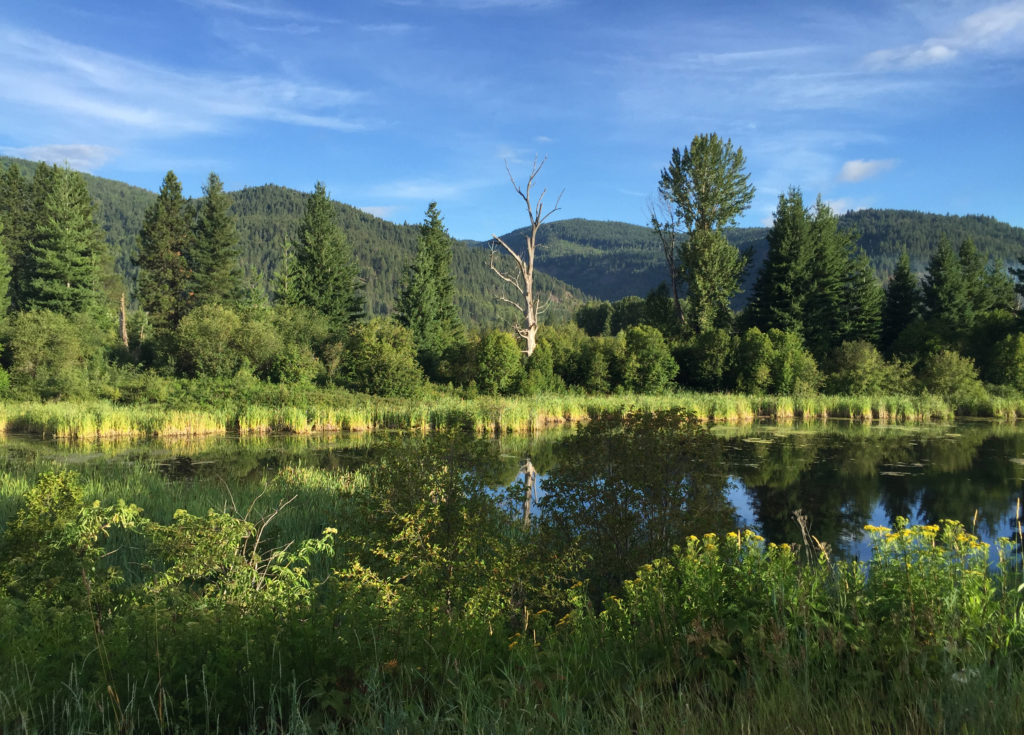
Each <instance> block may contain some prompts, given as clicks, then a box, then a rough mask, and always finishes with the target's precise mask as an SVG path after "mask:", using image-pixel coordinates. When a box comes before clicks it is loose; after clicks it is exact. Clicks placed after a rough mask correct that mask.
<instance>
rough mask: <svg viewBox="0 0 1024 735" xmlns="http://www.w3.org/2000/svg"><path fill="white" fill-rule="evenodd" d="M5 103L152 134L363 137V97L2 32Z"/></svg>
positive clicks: (1, 94) (0, 95)
mask: <svg viewBox="0 0 1024 735" xmlns="http://www.w3.org/2000/svg"><path fill="white" fill-rule="evenodd" d="M0 99H4V100H6V101H7V102H8V103H14V104H23V105H29V106H32V107H39V108H45V109H50V110H52V111H53V112H55V113H57V114H59V115H62V116H65V117H86V118H89V119H91V120H94V121H101V122H105V123H108V124H113V125H115V126H119V127H121V128H127V129H130V130H137V131H139V132H145V133H149V134H158V135H178V134H186V133H196V132H211V131H216V130H221V129H223V128H224V127H226V125H227V124H228V123H230V122H233V121H237V120H262V121H273V122H280V123H287V124H291V125H300V126H308V127H319V128H328V129H332V130H339V131H352V130H360V129H363V128H365V127H366V124H365V123H363V122H361V121H358V120H355V119H352V118H351V117H349V115H348V114H347V112H348V110H349V108H351V107H352V106H353V105H354V104H356V103H357V102H359V101H361V100H362V99H363V95H362V94H360V93H358V92H355V91H352V90H348V89H341V88H333V87H324V86H320V85H315V84H302V83H300V82H298V81H294V80H291V79H283V78H275V77H268V76H261V75H248V76H235V77H232V76H227V75H218V74H213V73H201V72H200V73H197V72H188V73H186V72H180V71H176V70H174V69H170V68H167V67H162V66H156V65H152V64H146V63H142V62H139V61H135V60H134V59H130V58H127V57H124V56H119V55H117V54H111V53H107V52H105V51H99V50H96V49H92V48H89V47H86V46H79V45H76V44H71V43H66V42H64V41H61V40H59V39H57V38H54V37H52V36H48V35H45V34H41V33H29V32H24V31H21V30H18V29H15V28H12V27H8V26H0Z"/></svg>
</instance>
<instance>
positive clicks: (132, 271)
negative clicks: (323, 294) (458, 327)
mask: <svg viewBox="0 0 1024 735" xmlns="http://www.w3.org/2000/svg"><path fill="white" fill-rule="evenodd" d="M12 163H13V164H14V165H17V166H18V167H19V168H21V169H22V172H23V173H25V174H26V176H29V177H31V176H32V175H33V173H34V171H35V168H36V165H37V164H35V163H33V162H30V161H24V160H21V159H12V158H5V157H0V166H5V165H9V164H12ZM83 176H85V180H86V185H87V186H88V188H89V193H90V194H91V195H92V197H93V201H94V202H95V204H96V218H97V221H98V222H99V224H100V226H101V227H102V228H103V230H104V231H105V232H106V235H107V241H108V243H110V246H111V248H112V249H113V251H114V259H115V264H116V268H117V270H118V272H119V273H120V274H121V275H122V276H123V277H124V279H125V283H126V284H127V287H128V289H129V290H130V291H132V290H134V288H135V281H136V278H137V276H138V272H137V268H136V267H135V266H134V265H133V264H132V257H133V254H134V253H135V249H136V247H137V243H138V233H139V231H140V230H141V229H142V220H143V217H144V215H145V211H146V209H147V208H148V207H149V206H150V204H152V202H153V201H155V199H156V194H155V193H153V192H151V191H147V190H145V189H141V188H139V187H135V186H129V185H128V184H124V183H122V182H120V181H114V180H112V179H104V178H100V177H98V176H92V175H90V174H83ZM230 196H231V198H232V208H231V209H232V213H233V214H234V215H235V219H236V223H237V225H238V231H239V235H240V244H241V251H242V253H241V254H242V264H243V269H244V272H245V275H246V278H247V279H248V280H249V282H250V283H251V284H252V285H253V286H255V287H258V288H262V289H264V290H265V291H267V292H269V291H270V290H271V289H272V287H273V282H274V274H275V272H276V269H277V266H278V264H279V263H280V261H281V253H282V249H283V247H284V244H285V243H286V242H289V241H291V242H294V241H295V240H296V237H297V234H298V229H299V223H300V222H301V221H302V216H303V213H304V211H305V207H306V199H307V197H308V196H309V195H308V194H306V193H304V192H300V191H296V190H294V189H288V188H286V187H282V186H276V185H273V184H267V185H264V186H255V187H248V188H245V189H242V190H241V191H236V192H230ZM335 206H336V208H337V210H338V218H339V222H340V224H341V226H342V229H343V230H344V231H345V234H346V236H347V237H348V239H349V242H350V243H351V244H352V249H353V252H354V254H355V256H356V260H357V261H358V262H359V266H360V272H361V275H362V277H363V279H364V281H365V284H366V300H367V306H368V308H369V310H370V312H371V313H373V314H387V313H389V312H390V310H391V309H392V308H393V307H394V303H395V298H396V296H397V294H398V291H399V289H400V287H401V286H400V283H401V277H402V273H403V272H404V270H405V268H406V266H407V264H408V263H410V262H412V259H413V257H414V256H415V253H416V243H417V240H418V238H419V227H418V226H417V225H396V224H392V223H391V222H386V221H385V220H382V219H379V218H377V217H374V216H372V215H370V214H367V213H366V212H363V211H362V210H360V209H356V208H355V207H351V206H349V205H347V204H340V203H335ZM425 209H426V203H424V210H425ZM453 264H454V268H455V273H456V275H455V278H456V290H457V293H456V299H457V301H458V307H459V310H460V313H461V314H462V316H463V318H464V319H466V320H467V321H468V322H469V323H471V324H480V325H493V324H504V323H507V322H508V321H509V320H510V319H511V316H512V313H511V312H510V309H509V307H508V306H505V305H502V304H500V303H499V302H498V301H497V300H496V299H495V294H496V293H497V290H498V280H497V278H496V277H495V276H494V275H493V274H492V273H491V272H490V270H489V268H488V266H487V255H486V254H484V253H481V252H480V250H479V248H472V247H469V246H467V244H466V243H461V242H457V243H456V244H455V248H454V258H453ZM537 288H538V289H539V290H540V292H541V293H543V294H545V295H546V297H547V298H549V299H550V301H551V308H550V309H549V312H548V317H549V318H551V319H561V318H566V317H568V316H570V315H571V314H572V312H573V311H574V310H575V308H576V306H577V305H578V304H579V303H581V302H582V301H584V300H585V299H586V296H585V295H584V294H583V293H582V292H581V291H580V290H578V289H577V288H574V287H570V286H568V285H567V284H564V283H561V282H560V281H558V280H557V279H555V278H553V277H551V276H549V275H548V274H538V278H537Z"/></svg>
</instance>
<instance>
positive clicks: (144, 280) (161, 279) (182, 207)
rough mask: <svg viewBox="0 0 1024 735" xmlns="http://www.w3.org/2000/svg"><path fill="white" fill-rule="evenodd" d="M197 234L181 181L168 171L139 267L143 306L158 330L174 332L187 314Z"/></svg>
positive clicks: (150, 213)
mask: <svg viewBox="0 0 1024 735" xmlns="http://www.w3.org/2000/svg"><path fill="white" fill-rule="evenodd" d="M192 241H193V234H192V228H191V226H190V217H189V212H188V210H187V205H186V203H185V200H184V199H183V198H182V195H181V182H180V181H178V177H177V176H175V175H174V172H173V171H168V172H167V175H166V176H165V177H164V181H163V184H162V185H161V186H160V194H159V196H158V197H157V198H156V201H154V202H153V203H152V204H151V205H150V206H149V207H148V208H147V209H146V215H145V219H144V221H143V223H142V229H141V231H140V232H139V248H138V253H137V256H136V260H135V265H136V266H138V269H139V279H138V299H139V304H140V305H141V306H142V308H143V309H144V310H145V311H146V312H147V313H148V315H149V320H150V322H151V323H152V324H153V326H154V327H155V328H156V329H157V330H158V331H169V330H173V329H174V328H175V327H177V326H178V322H179V321H181V318H182V317H183V316H185V313H186V311H187V301H186V295H187V289H188V263H187V262H186V260H185V254H186V253H188V252H189V251H190V250H191V249H192Z"/></svg>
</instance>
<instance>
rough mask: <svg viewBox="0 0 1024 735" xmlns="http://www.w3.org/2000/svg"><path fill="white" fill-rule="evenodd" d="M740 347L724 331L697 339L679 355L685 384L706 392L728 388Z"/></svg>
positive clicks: (706, 333)
mask: <svg viewBox="0 0 1024 735" xmlns="http://www.w3.org/2000/svg"><path fill="white" fill-rule="evenodd" d="M736 346H737V341H736V340H735V339H734V338H733V337H732V335H730V334H729V333H728V332H727V331H726V330H724V329H712V330H711V331H708V332H704V333H703V334H699V335H697V336H696V337H694V338H693V339H692V340H691V341H690V342H689V343H688V344H686V345H685V346H684V347H683V349H681V350H680V351H679V358H680V363H681V364H682V366H683V375H681V376H680V380H681V382H684V383H685V384H686V385H690V386H693V387H694V388H697V389H698V390H703V391H717V390H723V389H725V388H727V387H728V386H727V385H726V383H728V382H730V381H729V375H730V373H731V371H732V364H733V359H734V356H735V351H736Z"/></svg>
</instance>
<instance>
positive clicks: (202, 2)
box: [182, 0, 313, 20]
mask: <svg viewBox="0 0 1024 735" xmlns="http://www.w3.org/2000/svg"><path fill="white" fill-rule="evenodd" d="M182 2H185V3H187V4H189V5H195V6H198V7H203V8H213V9H215V10H224V11H227V12H231V13H238V14H241V15H250V16H253V17H256V18H269V19H275V20H311V19H312V18H313V16H311V15H309V14H308V13H303V12H301V11H297V10H291V9H289V8H281V7H278V6H276V5H274V4H272V3H267V2H258V3H256V2H243V1H242V0H182Z"/></svg>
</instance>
